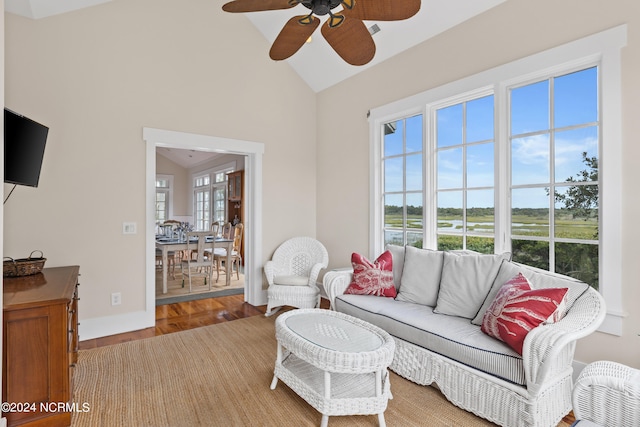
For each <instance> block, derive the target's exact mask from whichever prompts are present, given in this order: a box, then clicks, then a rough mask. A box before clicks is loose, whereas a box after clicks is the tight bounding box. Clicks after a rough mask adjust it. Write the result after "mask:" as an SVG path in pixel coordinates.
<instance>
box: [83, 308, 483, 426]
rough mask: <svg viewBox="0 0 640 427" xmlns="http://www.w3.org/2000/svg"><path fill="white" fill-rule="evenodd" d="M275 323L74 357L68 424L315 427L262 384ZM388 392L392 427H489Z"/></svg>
mask: <svg viewBox="0 0 640 427" xmlns="http://www.w3.org/2000/svg"><path fill="white" fill-rule="evenodd" d="M276 317H277V316H273V317H271V318H265V317H263V316H254V317H250V318H247V319H241V320H235V321H232V322H228V323H222V324H217V325H212V326H205V327H201V328H197V329H192V330H189V331H184V332H177V333H173V334H168V335H162V336H158V337H154V338H148V339H143V340H138V341H130V342H126V343H122V344H116V345H111V346H106V347H101V348H97V349H91V350H82V351H80V354H79V360H78V364H77V367H76V368H75V373H74V401H75V402H76V403H78V407H80V408H82V407H85V408H89V410H88V411H86V412H77V413H75V414H73V418H72V426H74V427H81V426H109V427H113V426H157V427H166V426H180V427H184V426H318V425H320V420H321V414H319V413H318V412H316V411H315V410H314V409H313V408H312V407H311V406H309V405H308V404H307V403H306V402H305V401H304V400H303V399H301V398H300V397H298V396H297V395H296V394H295V393H294V392H292V391H291V390H290V389H289V388H288V387H287V386H286V385H285V384H284V383H283V382H281V381H280V382H278V386H277V387H276V389H275V390H271V389H270V388H269V385H270V383H271V379H272V378H273V368H274V362H275V356H276V341H275V337H274V334H275V329H274V321H275V318H276ZM391 391H392V393H393V396H394V398H393V399H392V400H390V401H389V405H388V408H387V410H386V412H385V419H386V422H387V425H389V426H403V427H404V426H456V427H464V426H493V425H494V424H492V423H489V422H487V421H485V420H483V419H480V418H478V417H476V416H474V415H473V414H471V413H468V412H466V411H463V410H462V409H459V408H457V407H455V406H454V405H452V404H451V403H449V402H448V401H447V400H446V399H445V398H444V397H443V396H442V395H441V394H440V393H439V392H438V391H437V390H436V389H434V388H432V387H424V386H419V385H417V384H414V383H412V382H410V381H407V380H405V379H404V378H401V377H399V376H397V375H395V374H393V373H392V374H391ZM83 405H84V406H83ZM87 405H88V406H87ZM377 425H378V420H377V417H376V416H374V415H372V416H369V415H366V416H365V415H360V416H348V417H330V418H329V426H336V427H338V426H377Z"/></svg>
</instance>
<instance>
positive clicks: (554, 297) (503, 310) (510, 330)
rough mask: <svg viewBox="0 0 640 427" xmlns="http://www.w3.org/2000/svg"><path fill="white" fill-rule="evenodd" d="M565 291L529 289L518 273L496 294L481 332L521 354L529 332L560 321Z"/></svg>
mask: <svg viewBox="0 0 640 427" xmlns="http://www.w3.org/2000/svg"><path fill="white" fill-rule="evenodd" d="M567 291H568V289H567V288H543V289H533V290H532V289H531V285H530V284H529V281H528V280H527V278H526V277H524V276H523V275H522V273H518V275H517V276H516V277H514V278H513V279H511V280H509V281H508V282H506V283H505V284H504V285H503V286H502V288H500V290H499V291H498V294H497V295H496V298H495V299H494V300H493V303H492V304H491V306H490V307H489V309H488V310H487V311H486V313H485V314H484V317H483V318H482V326H481V330H482V332H484V333H485V334H487V335H489V336H492V337H494V338H497V339H499V340H500V341H504V342H505V343H507V344H508V345H509V346H510V347H511V348H513V349H514V350H515V351H517V352H518V353H519V354H522V345H523V344H524V338H525V337H526V336H527V334H528V333H529V331H531V330H532V329H533V328H535V327H536V326H539V325H540V324H541V323H544V322H547V323H552V322H554V321H557V320H559V316H560V315H562V311H563V309H562V308H563V307H564V299H565V295H566V294H567ZM556 313H557V314H556Z"/></svg>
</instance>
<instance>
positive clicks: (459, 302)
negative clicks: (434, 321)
mask: <svg viewBox="0 0 640 427" xmlns="http://www.w3.org/2000/svg"><path fill="white" fill-rule="evenodd" d="M510 256H511V254H510V253H505V254H500V255H484V254H477V255H473V254H468V255H462V254H455V253H450V252H445V253H444V265H443V267H442V278H441V279H440V291H439V292H438V298H437V304H436V308H435V309H434V310H433V311H434V313H440V314H448V315H450V316H459V317H465V318H467V319H473V318H474V317H475V315H476V313H478V310H479V309H480V307H481V306H482V303H483V302H484V301H485V298H486V297H487V294H488V293H489V290H490V289H491V287H492V285H493V282H494V280H495V278H496V276H497V275H498V270H499V269H500V264H502V261H503V260H505V259H509V257H510Z"/></svg>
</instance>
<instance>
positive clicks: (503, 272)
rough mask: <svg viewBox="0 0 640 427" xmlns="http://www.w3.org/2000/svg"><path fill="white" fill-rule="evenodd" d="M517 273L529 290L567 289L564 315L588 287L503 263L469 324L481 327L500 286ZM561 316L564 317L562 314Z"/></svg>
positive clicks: (570, 280) (517, 265)
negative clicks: (521, 276)
mask: <svg viewBox="0 0 640 427" xmlns="http://www.w3.org/2000/svg"><path fill="white" fill-rule="evenodd" d="M518 273H522V275H523V276H524V277H526V278H527V280H529V283H531V289H542V288H569V291H568V292H567V295H566V296H565V298H566V307H565V313H566V312H567V311H568V310H569V309H570V308H571V306H572V305H573V303H574V302H575V301H576V299H578V298H579V297H580V295H582V294H583V293H584V292H585V291H586V290H587V288H588V287H589V285H587V284H586V283H584V282H581V281H579V280H577V279H574V278H572V277H568V276H564V275H561V274H557V273H552V272H550V271H545V270H541V269H539V268H535V267H530V266H528V265H523V264H518V263H516V262H507V261H505V262H504V263H502V265H501V266H500V271H499V272H498V275H497V276H496V279H495V281H494V282H493V285H492V286H491V290H490V291H489V293H488V295H487V298H486V299H485V300H484V303H483V304H482V306H481V307H480V310H479V311H478V313H477V314H476V316H475V317H474V318H473V320H472V321H471V323H473V324H474V325H478V326H480V325H482V318H483V316H484V313H485V312H486V311H487V309H488V308H489V306H490V305H491V303H492V302H493V300H494V299H495V298H496V295H497V294H498V291H499V290H500V288H501V287H502V285H504V284H505V283H506V282H508V281H509V280H511V279H512V278H513V277H514V276H516V275H518ZM562 315H564V313H562Z"/></svg>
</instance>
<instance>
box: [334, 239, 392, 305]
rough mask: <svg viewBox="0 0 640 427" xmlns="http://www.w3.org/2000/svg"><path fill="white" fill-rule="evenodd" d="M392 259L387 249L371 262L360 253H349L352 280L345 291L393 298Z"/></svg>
mask: <svg viewBox="0 0 640 427" xmlns="http://www.w3.org/2000/svg"><path fill="white" fill-rule="evenodd" d="M392 261H393V258H392V256H391V252H389V251H385V252H383V253H382V254H381V255H380V256H379V257H378V259H376V260H375V261H374V262H373V263H372V262H371V261H369V260H368V259H367V258H365V257H364V256H362V255H360V254H357V253H355V252H354V253H353V254H351V265H352V266H353V280H352V281H351V284H350V285H349V287H348V288H347V290H346V291H345V293H346V294H356V295H377V296H382V297H391V298H395V296H396V287H395V286H394V285H393V271H392V267H393V262H392Z"/></svg>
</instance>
